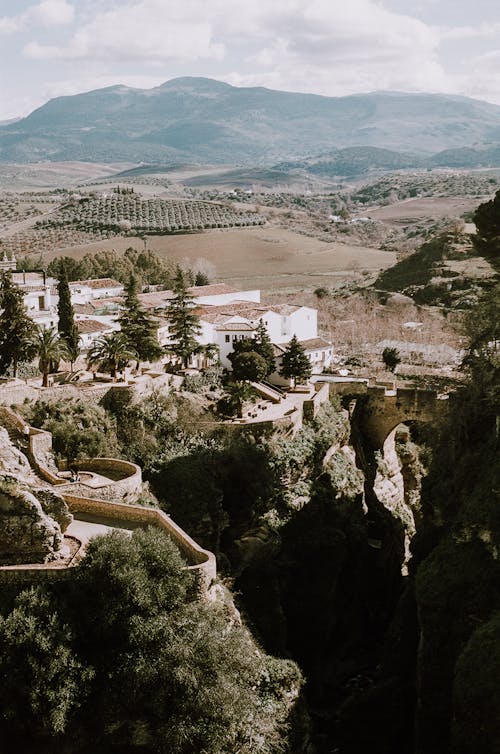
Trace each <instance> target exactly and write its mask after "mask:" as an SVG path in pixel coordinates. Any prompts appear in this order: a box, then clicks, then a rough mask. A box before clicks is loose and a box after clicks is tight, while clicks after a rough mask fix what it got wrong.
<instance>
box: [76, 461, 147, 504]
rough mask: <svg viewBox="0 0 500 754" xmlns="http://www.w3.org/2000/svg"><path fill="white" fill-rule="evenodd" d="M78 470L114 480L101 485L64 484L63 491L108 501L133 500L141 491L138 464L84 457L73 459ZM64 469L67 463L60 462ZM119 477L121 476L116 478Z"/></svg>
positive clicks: (140, 472)
mask: <svg viewBox="0 0 500 754" xmlns="http://www.w3.org/2000/svg"><path fill="white" fill-rule="evenodd" d="M74 465H75V466H76V467H77V468H78V470H79V471H91V472H94V473H96V474H101V475H102V476H104V477H107V476H109V478H111V479H113V480H114V481H112V482H110V483H109V484H103V485H98V486H96V485H94V484H93V485H89V484H85V482H84V481H83V482H73V483H69V484H65V486H64V490H63V493H64V492H65V491H68V494H71V495H77V496H78V495H81V496H82V497H92V498H96V499H103V500H109V501H110V502H127V501H129V502H133V501H134V500H137V498H138V497H139V495H140V494H141V492H142V471H141V468H140V466H137V465H136V464H135V463H131V462H130V461H122V460H121V459H118V458H85V459H83V460H78V461H75V464H74ZM61 468H62V469H63V470H64V469H65V468H67V464H61ZM118 477H121V478H118Z"/></svg>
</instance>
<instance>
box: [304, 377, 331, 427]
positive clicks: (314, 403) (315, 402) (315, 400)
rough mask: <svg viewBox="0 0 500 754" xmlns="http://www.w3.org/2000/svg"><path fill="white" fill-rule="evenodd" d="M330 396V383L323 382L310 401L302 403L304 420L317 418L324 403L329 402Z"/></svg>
mask: <svg viewBox="0 0 500 754" xmlns="http://www.w3.org/2000/svg"><path fill="white" fill-rule="evenodd" d="M329 398H330V391H329V389H328V385H326V384H322V385H321V387H319V388H318V389H317V390H316V392H315V393H314V395H313V397H312V398H311V399H310V400H308V401H304V403H303V404H302V412H303V418H304V421H306V422H307V421H312V420H313V419H315V418H316V416H317V415H318V412H319V410H320V408H321V406H322V405H323V404H324V403H327V401H328V400H329Z"/></svg>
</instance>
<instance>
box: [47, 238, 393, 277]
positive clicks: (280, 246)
mask: <svg viewBox="0 0 500 754" xmlns="http://www.w3.org/2000/svg"><path fill="white" fill-rule="evenodd" d="M129 246H132V247H133V248H136V249H137V250H140V249H143V248H144V244H143V242H142V241H141V240H140V239H138V238H135V237H121V236H115V237H114V238H113V239H111V240H107V241H106V240H104V241H99V242H97V243H93V244H84V245H82V246H72V247H70V248H61V249H58V250H57V252H54V253H51V254H47V258H51V259H52V258H54V257H56V256H61V255H66V254H69V255H71V256H75V257H81V256H83V255H84V254H86V253H89V252H90V253H92V252H96V251H99V250H102V249H110V248H112V249H115V250H116V251H125V249H126V248H128V247H129ZM147 248H148V249H151V250H152V251H155V252H156V253H158V254H159V255H160V256H162V257H164V258H166V259H170V260H172V261H174V262H182V261H184V260H186V259H190V260H195V259H198V258H199V257H202V258H204V259H206V260H208V262H210V263H211V265H212V266H213V268H214V270H215V272H214V278H215V279H216V280H220V281H224V282H227V283H231V284H233V285H241V286H242V287H245V288H253V287H255V288H261V289H262V290H263V291H272V290H276V289H290V290H297V289H302V288H306V289H307V288H308V289H314V288H316V287H318V286H330V287H335V286H337V285H338V284H339V282H343V281H344V280H346V279H352V277H353V276H358V275H359V274H360V273H361V272H362V271H364V270H366V271H368V272H369V273H370V274H373V275H374V274H376V273H377V272H378V271H379V270H381V269H385V268H386V267H389V266H391V265H392V264H394V263H395V261H396V256H395V254H394V253H393V252H388V251H380V250H378V249H374V248H369V247H363V246H352V245H348V244H342V243H324V242H322V241H320V240H318V239H315V238H309V237H306V236H303V235H300V234H299V233H294V232H292V231H288V230H285V229H282V228H272V227H265V228H262V227H259V228H241V229H238V230H212V231H206V232H204V233H197V234H190V235H179V236H148V238H147Z"/></svg>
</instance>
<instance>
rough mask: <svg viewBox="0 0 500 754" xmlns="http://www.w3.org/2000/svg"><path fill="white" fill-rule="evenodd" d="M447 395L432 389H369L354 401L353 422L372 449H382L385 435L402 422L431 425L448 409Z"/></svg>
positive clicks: (376, 387) (381, 387) (378, 387)
mask: <svg viewBox="0 0 500 754" xmlns="http://www.w3.org/2000/svg"><path fill="white" fill-rule="evenodd" d="M448 405H449V402H448V396H446V395H445V396H440V395H438V394H437V393H436V391H435V390H419V389H417V388H406V387H398V388H397V389H387V388H386V387H383V386H380V385H375V386H373V387H369V388H368V391H367V394H366V396H363V397H361V398H359V399H358V401H357V404H356V409H355V420H356V422H357V423H358V425H359V426H360V427H361V429H362V431H363V434H364V435H365V437H366V438H367V439H368V441H369V442H370V444H371V446H372V447H373V448H374V449H382V448H383V447H384V443H385V441H386V438H387V437H388V435H389V434H390V433H391V432H392V431H393V430H394V429H395V427H397V425H398V424H400V423H403V422H406V421H419V422H426V423H430V422H435V421H437V420H438V418H439V416H441V415H443V414H444V413H446V411H447V409H448Z"/></svg>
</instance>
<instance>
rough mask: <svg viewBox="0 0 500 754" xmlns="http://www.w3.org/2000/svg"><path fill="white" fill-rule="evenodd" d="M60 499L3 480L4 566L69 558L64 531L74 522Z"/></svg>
mask: <svg viewBox="0 0 500 754" xmlns="http://www.w3.org/2000/svg"><path fill="white" fill-rule="evenodd" d="M72 518H73V517H72V516H71V514H70V513H69V511H68V508H67V506H66V504H65V502H64V500H62V498H60V497H59V496H58V495H56V494H55V493H52V492H50V491H48V490H38V491H33V492H32V491H30V490H29V489H28V488H27V487H26V486H25V485H23V484H22V483H21V482H20V481H19V480H18V479H16V478H15V477H12V476H6V475H3V476H0V564H2V565H17V564H22V563H47V562H49V561H51V560H57V559H59V558H61V557H66V556H67V554H68V553H67V551H66V548H65V546H64V539H63V534H62V533H63V531H64V530H65V529H66V527H67V526H68V524H69V523H70V522H71V520H72Z"/></svg>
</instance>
